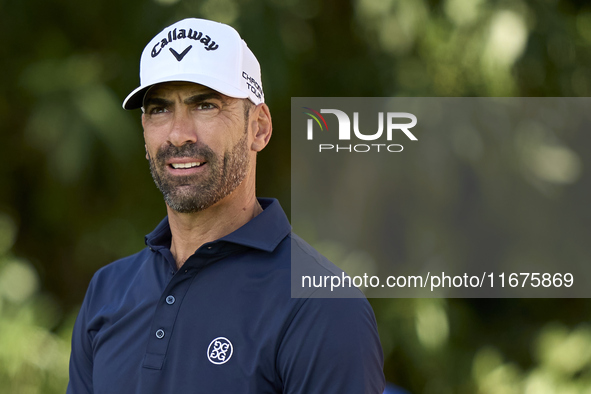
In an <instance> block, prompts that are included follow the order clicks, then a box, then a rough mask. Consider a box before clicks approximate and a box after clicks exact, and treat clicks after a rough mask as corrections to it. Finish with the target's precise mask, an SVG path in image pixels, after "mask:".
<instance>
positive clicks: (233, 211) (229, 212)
mask: <svg viewBox="0 0 591 394" xmlns="http://www.w3.org/2000/svg"><path fill="white" fill-rule="evenodd" d="M230 197H231V195H230V196H227V197H226V198H224V199H223V200H222V201H219V202H218V203H216V204H214V205H212V206H211V207H209V208H207V209H205V210H203V211H200V212H195V213H179V212H176V211H174V210H172V209H170V207H168V206H167V210H168V223H169V225H170V231H171V233H172V240H171V245H170V251H171V253H172V255H173V256H174V258H175V261H176V265H177V268H178V269H180V268H181V267H182V265H183V264H184V263H185V261H187V259H188V258H189V257H191V256H192V255H193V254H194V253H195V251H196V250H197V249H199V247H201V245H203V244H205V243H207V242H212V241H215V240H217V239H219V238H221V237H223V236H225V235H228V234H230V233H231V232H233V231H235V230H237V229H238V228H240V227H242V226H243V225H245V224H246V223H248V222H249V221H250V220H251V219H252V218H254V217H255V216H257V215H258V214H259V213H261V212H262V211H263V208H262V207H261V205H260V204H259V202H258V200H257V199H256V197H255V195H254V193H252V196H251V197H250V198H248V199H246V200H243V201H241V202H240V203H238V202H236V201H227V200H228V199H229V200H231V198H230Z"/></svg>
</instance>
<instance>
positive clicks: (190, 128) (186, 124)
mask: <svg viewBox="0 0 591 394" xmlns="http://www.w3.org/2000/svg"><path fill="white" fill-rule="evenodd" d="M168 142H169V143H170V144H171V145H174V146H178V147H180V146H183V145H185V144H194V143H196V142H197V128H196V126H195V122H194V121H193V119H192V118H191V116H190V114H189V113H188V112H187V111H184V110H180V111H175V113H174V115H173V119H172V124H171V127H170V133H169V134H168Z"/></svg>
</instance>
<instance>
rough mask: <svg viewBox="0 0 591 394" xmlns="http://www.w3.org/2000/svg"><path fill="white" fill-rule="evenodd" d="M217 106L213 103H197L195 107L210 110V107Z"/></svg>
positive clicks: (214, 107)
mask: <svg viewBox="0 0 591 394" xmlns="http://www.w3.org/2000/svg"><path fill="white" fill-rule="evenodd" d="M216 108H217V106H216V105H215V104H213V103H199V104H197V109H200V110H211V109H216Z"/></svg>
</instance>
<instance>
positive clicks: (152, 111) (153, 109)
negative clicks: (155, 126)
mask: <svg viewBox="0 0 591 394" xmlns="http://www.w3.org/2000/svg"><path fill="white" fill-rule="evenodd" d="M164 112H168V109H167V108H165V107H151V108H148V114H150V115H157V114H162V113H164Z"/></svg>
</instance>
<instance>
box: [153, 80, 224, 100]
mask: <svg viewBox="0 0 591 394" xmlns="http://www.w3.org/2000/svg"><path fill="white" fill-rule="evenodd" d="M203 94H207V95H212V96H219V98H220V99H222V100H227V99H230V97H228V96H226V95H224V94H222V93H220V92H218V91H215V90H213V89H210V88H208V87H207V86H203V85H200V84H198V83H193V82H163V83H159V84H156V85H154V86H152V87H151V88H150V89H148V91H147V92H146V94H145V96H144V100H146V99H147V98H151V97H162V98H171V97H174V96H176V95H178V96H181V97H187V96H195V95H203Z"/></svg>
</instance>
